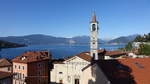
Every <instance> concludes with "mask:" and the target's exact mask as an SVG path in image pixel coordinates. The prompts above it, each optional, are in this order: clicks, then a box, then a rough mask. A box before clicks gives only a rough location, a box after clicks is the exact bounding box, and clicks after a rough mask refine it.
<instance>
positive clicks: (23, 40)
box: [0, 34, 137, 45]
mask: <svg viewBox="0 0 150 84" xmlns="http://www.w3.org/2000/svg"><path fill="white" fill-rule="evenodd" d="M136 36H137V35H130V36H126V37H119V38H116V39H113V40H110V41H107V43H127V42H129V41H132V40H134V39H135V37H136ZM0 40H4V41H8V42H13V43H19V44H26V45H43V44H44V45H47V44H88V43H89V42H90V37H89V36H75V37H72V38H65V37H55V36H50V35H43V34H33V35H26V36H8V37H0ZM98 41H99V43H106V41H105V40H101V39H99V40H98Z"/></svg>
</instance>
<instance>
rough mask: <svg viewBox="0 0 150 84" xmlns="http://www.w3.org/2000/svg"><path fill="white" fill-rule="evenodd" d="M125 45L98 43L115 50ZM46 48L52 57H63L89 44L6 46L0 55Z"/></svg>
mask: <svg viewBox="0 0 150 84" xmlns="http://www.w3.org/2000/svg"><path fill="white" fill-rule="evenodd" d="M122 47H125V45H102V44H100V45H99V49H104V48H105V49H106V50H117V49H118V48H122ZM40 50H48V51H49V52H51V53H52V56H53V58H64V57H67V56H73V55H76V54H79V53H80V52H84V51H89V50H90V47H89V45H31V46H28V47H20V48H8V49H2V50H1V51H0V55H1V57H5V58H9V59H12V58H14V57H15V56H19V55H21V54H22V53H24V52H27V51H40Z"/></svg>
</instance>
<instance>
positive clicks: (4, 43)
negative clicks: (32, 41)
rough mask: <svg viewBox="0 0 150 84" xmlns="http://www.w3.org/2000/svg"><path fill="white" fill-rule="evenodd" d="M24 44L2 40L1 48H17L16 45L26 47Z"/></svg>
mask: <svg viewBox="0 0 150 84" xmlns="http://www.w3.org/2000/svg"><path fill="white" fill-rule="evenodd" d="M24 46H25V45H23V44H17V43H11V42H7V41H2V40H0V49H1V48H16V47H24Z"/></svg>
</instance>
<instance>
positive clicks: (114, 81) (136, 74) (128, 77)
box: [98, 58, 150, 84]
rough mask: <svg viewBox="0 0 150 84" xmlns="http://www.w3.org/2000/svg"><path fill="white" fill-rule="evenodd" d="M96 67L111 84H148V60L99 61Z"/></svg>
mask: <svg viewBox="0 0 150 84" xmlns="http://www.w3.org/2000/svg"><path fill="white" fill-rule="evenodd" d="M98 65H99V67H100V68H101V69H102V70H103V72H104V73H105V75H106V77H107V78H108V79H109V80H110V81H111V84H150V73H149V71H150V67H149V65H150V58H127V59H118V60H101V61H99V62H98Z"/></svg>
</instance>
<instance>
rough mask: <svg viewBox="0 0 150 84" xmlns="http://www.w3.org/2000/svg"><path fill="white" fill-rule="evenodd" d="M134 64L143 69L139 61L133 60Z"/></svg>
mask: <svg viewBox="0 0 150 84" xmlns="http://www.w3.org/2000/svg"><path fill="white" fill-rule="evenodd" d="M134 64H135V65H136V66H137V67H138V68H140V69H144V66H143V65H141V64H140V63H138V62H135V63H134Z"/></svg>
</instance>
